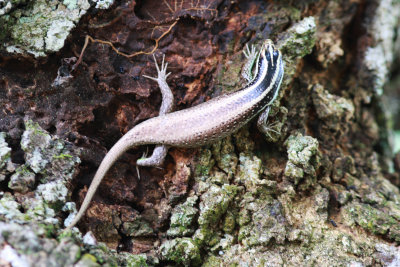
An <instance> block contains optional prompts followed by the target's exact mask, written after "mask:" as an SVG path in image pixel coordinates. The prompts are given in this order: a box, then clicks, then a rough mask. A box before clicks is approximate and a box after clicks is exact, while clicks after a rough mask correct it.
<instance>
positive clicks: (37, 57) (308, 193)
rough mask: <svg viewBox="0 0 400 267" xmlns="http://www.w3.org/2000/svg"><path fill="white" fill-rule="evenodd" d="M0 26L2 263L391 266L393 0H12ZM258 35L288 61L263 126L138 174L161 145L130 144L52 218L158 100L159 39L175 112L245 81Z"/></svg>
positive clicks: (395, 257) (395, 197)
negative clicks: (80, 214)
mask: <svg viewBox="0 0 400 267" xmlns="http://www.w3.org/2000/svg"><path fill="white" fill-rule="evenodd" d="M90 4H91V6H90ZM102 8H105V9H102ZM86 12H87V13H86ZM85 13H86V14H85ZM39 14H40V16H39ZM78 22H79V23H78ZM75 24H77V25H76V26H75ZM0 25H2V28H3V29H2V31H3V32H2V33H0V49H1V51H0V111H1V115H0V132H1V133H0V190H1V199H0V233H1V235H0V242H1V251H0V265H1V266H3V265H4V266H9V265H11V266H98V265H111V266H116V265H118V266H154V265H157V266H165V265H170V266H177V265H178V266H181V265H185V266H199V265H204V266H228V265H229V266H230V265H233V266H236V265H238V266H311V265H315V266H344V265H345V266H350V265H351V266H400V256H399V255H400V246H399V244H400V191H399V185H400V177H399V171H400V153H399V154H394V152H396V147H399V146H400V145H399V143H400V141H399V140H400V138H399V134H398V129H399V128H400V122H399V120H398V116H396V115H398V114H399V112H400V105H399V104H398V99H399V94H400V83H399V78H398V77H399V71H398V68H399V56H400V38H399V36H400V26H399V25H400V2H399V1H396V0H381V1H379V0H370V1H362V0H352V1H345V0H341V1H318V0H314V1H313V0H308V1H289V0H286V1H258V0H254V1H253V0H251V1H228V0H226V1H224V0H215V1H211V0H198V1H197V0H193V1H191V0H182V1H180V0H179V1H178V0H163V1H153V0H148V1H128V2H124V1H122V2H121V1H119V2H116V3H112V2H106V1H104V2H90V3H89V2H87V1H86V0H82V1H77V2H76V3H75V2H74V3H72V2H71V3H70V2H67V1H64V2H62V1H52V2H47V1H45V0H31V1H23V0H21V1H7V0H6V1H5V4H4V5H3V6H1V3H0ZM85 37H86V39H85ZM266 39H271V40H272V41H273V42H274V43H275V45H276V46H277V47H278V48H279V49H280V51H281V52H282V54H283V60H284V63H285V75H284V79H283V82H282V85H281V89H280V92H279V95H278V97H277V99H276V100H275V101H274V103H273V105H272V107H271V111H270V114H269V119H268V123H269V124H268V125H269V127H270V132H269V134H267V135H264V134H262V133H259V132H258V131H257V127H256V122H255V121H252V122H251V123H249V124H248V125H246V126H245V127H244V128H242V129H240V130H239V131H238V132H237V133H235V134H233V135H232V136H229V137H227V138H225V139H223V140H221V141H219V142H216V143H214V144H212V145H209V146H204V147H201V148H193V149H179V148H171V149H170V150H169V152H168V156H167V158H166V161H165V163H164V165H163V166H162V168H139V169H138V172H137V170H136V160H137V159H138V158H140V157H141V156H142V154H143V153H145V152H146V151H147V150H148V149H149V150H150V151H151V150H152V149H153V147H154V146H150V147H146V146H141V147H137V148H134V149H132V150H130V151H129V152H127V153H126V154H125V155H124V156H123V157H122V158H121V159H119V160H118V162H117V163H116V164H115V165H114V167H113V168H112V169H111V170H110V171H109V172H108V174H107V175H106V177H105V179H104V181H103V182H102V183H101V185H100V187H99V189H98V191H97V193H96V196H95V198H94V200H93V201H92V203H91V205H90V207H89V209H88V211H87V212H86V215H85V217H84V218H83V219H82V220H81V222H80V223H79V224H78V228H79V229H78V228H75V229H74V230H73V231H72V232H68V233H61V230H62V229H64V228H65V225H64V221H66V222H68V221H70V220H71V219H72V217H73V216H74V212H76V208H75V205H76V206H77V207H79V206H80V204H81V203H82V201H83V198H84V196H85V194H86V192H87V188H88V186H89V185H90V182H91V179H92V178H93V175H94V173H95V171H96V169H97V167H98V165H99V164H100V162H101V160H102V159H103V157H104V156H105V154H106V152H107V151H108V150H109V149H110V148H111V147H112V145H113V144H114V143H115V142H116V141H117V140H118V139H119V138H121V136H122V135H123V134H125V133H126V132H127V131H128V130H129V129H131V128H133V127H135V125H137V124H138V123H140V122H141V121H144V120H146V119H148V118H151V117H154V116H157V115H158V110H159V108H160V104H161V94H160V90H159V88H158V87H157V86H156V83H155V82H154V81H151V80H149V79H145V78H144V77H143V75H149V76H155V75H156V71H155V66H154V62H153V58H152V56H151V54H152V53H154V54H155V56H156V58H157V60H158V62H160V61H161V59H162V55H163V54H164V55H165V60H166V61H167V62H168V63H169V65H168V71H169V72H171V73H172V74H171V75H170V76H169V78H168V84H169V85H170V87H171V89H172V92H173V94H174V104H175V110H180V109H185V108H188V107H192V106H195V105H197V104H199V103H202V102H204V101H207V100H209V99H211V98H214V97H216V96H219V95H223V94H226V93H229V92H232V91H235V90H238V89H240V88H241V87H243V86H244V85H245V81H244V80H243V78H242V76H241V72H242V68H243V65H244V61H245V57H244V55H243V53H242V51H243V49H245V47H246V44H249V45H254V46H255V47H256V48H258V47H260V45H261V44H262V43H263V41H265V40H266ZM85 40H86V43H85ZM216 116H218V114H216ZM396 130H397V132H396ZM396 133H397V135H396ZM139 173H140V179H138V174H139ZM79 231H80V232H79ZM88 231H90V232H89V233H87V232H88ZM81 233H82V234H86V233H87V234H86V235H85V236H84V237H82V234H81ZM96 240H97V241H101V242H104V243H105V245H104V244H103V243H98V242H97V241H96Z"/></svg>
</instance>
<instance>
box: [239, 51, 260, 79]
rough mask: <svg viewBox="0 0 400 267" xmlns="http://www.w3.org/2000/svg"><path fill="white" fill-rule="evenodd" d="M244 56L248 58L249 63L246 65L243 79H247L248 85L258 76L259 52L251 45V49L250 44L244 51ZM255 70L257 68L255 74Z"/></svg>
mask: <svg viewBox="0 0 400 267" xmlns="http://www.w3.org/2000/svg"><path fill="white" fill-rule="evenodd" d="M243 54H244V56H245V57H246V59H247V62H246V63H245V64H244V67H243V71H242V77H243V78H245V79H246V80H247V82H248V83H250V82H252V81H253V80H254V77H256V76H257V72H258V66H257V64H255V63H256V62H257V59H258V56H259V52H258V51H257V50H256V47H255V46H254V45H251V49H249V46H248V44H246V48H245V49H243ZM254 64H255V66H254ZM253 68H255V69H254V73H253Z"/></svg>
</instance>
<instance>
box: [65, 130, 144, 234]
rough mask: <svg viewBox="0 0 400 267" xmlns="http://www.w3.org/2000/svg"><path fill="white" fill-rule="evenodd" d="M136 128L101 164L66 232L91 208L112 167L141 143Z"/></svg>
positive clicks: (120, 140)
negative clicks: (97, 191)
mask: <svg viewBox="0 0 400 267" xmlns="http://www.w3.org/2000/svg"><path fill="white" fill-rule="evenodd" d="M135 137H137V135H136V131H135V128H133V129H131V130H130V131H129V132H127V133H126V134H125V135H124V136H123V137H121V139H119V140H118V142H117V143H116V144H115V145H114V146H113V147H112V148H111V149H110V151H109V152H108V153H107V155H106V156H105V157H104V159H103V161H102V162H101V163H100V166H99V168H98V169H97V172H96V174H95V176H94V178H93V180H92V183H91V184H90V186H89V189H88V192H87V194H86V196H85V199H84V200H83V203H82V205H81V207H80V209H79V211H78V213H77V214H76V216H75V218H74V219H73V221H72V222H71V224H70V225H68V226H67V228H66V229H65V231H67V230H70V229H71V228H72V227H74V226H75V225H76V224H77V223H78V222H79V220H80V219H81V218H82V216H83V215H84V214H85V212H86V210H87V208H88V207H89V204H90V202H91V201H92V198H93V196H94V194H95V193H96V190H97V188H98V187H99V185H100V183H101V181H102V180H103V178H104V176H105V175H106V173H107V171H108V170H109V169H110V168H111V167H112V165H113V164H114V163H115V162H116V161H117V160H118V158H119V157H121V155H122V154H124V153H125V152H126V151H127V150H129V149H130V148H132V147H134V146H136V145H137V144H138V143H139V142H138V140H137V138H135Z"/></svg>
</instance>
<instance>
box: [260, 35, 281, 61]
mask: <svg viewBox="0 0 400 267" xmlns="http://www.w3.org/2000/svg"><path fill="white" fill-rule="evenodd" d="M260 56H261V57H262V58H263V59H264V60H266V61H268V62H272V65H274V64H275V63H277V61H278V60H280V58H282V55H281V51H279V49H277V48H276V47H275V45H274V43H273V42H272V41H271V40H270V39H267V40H265V41H264V43H263V45H262V47H261V50H260Z"/></svg>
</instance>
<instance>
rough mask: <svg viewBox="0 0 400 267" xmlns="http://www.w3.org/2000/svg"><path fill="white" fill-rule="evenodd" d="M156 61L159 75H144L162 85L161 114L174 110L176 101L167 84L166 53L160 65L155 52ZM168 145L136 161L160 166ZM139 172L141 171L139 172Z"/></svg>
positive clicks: (161, 146) (158, 147)
mask: <svg viewBox="0 0 400 267" xmlns="http://www.w3.org/2000/svg"><path fill="white" fill-rule="evenodd" d="M153 58H154V63H155V65H156V69H157V77H150V76H147V75H143V76H144V77H146V78H148V79H151V80H153V81H156V82H157V83H158V86H159V87H160V91H161V96H162V102H161V107H160V113H159V116H161V115H164V114H167V113H169V112H171V111H172V109H173V103H174V95H173V94H172V91H171V89H170V88H169V86H168V84H167V77H168V76H169V75H170V74H171V73H167V67H168V63H165V64H164V61H165V55H163V59H162V63H161V67H159V66H158V64H157V60H156V57H155V56H154V54H153ZM167 153H168V147H167V146H164V145H157V146H156V147H155V148H154V151H153V154H152V155H151V156H150V157H148V158H144V157H143V158H140V159H138V160H137V161H136V164H137V165H138V166H149V167H158V166H161V165H162V164H163V163H164V159H165V157H166V156H167ZM138 173H139V172H138Z"/></svg>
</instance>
